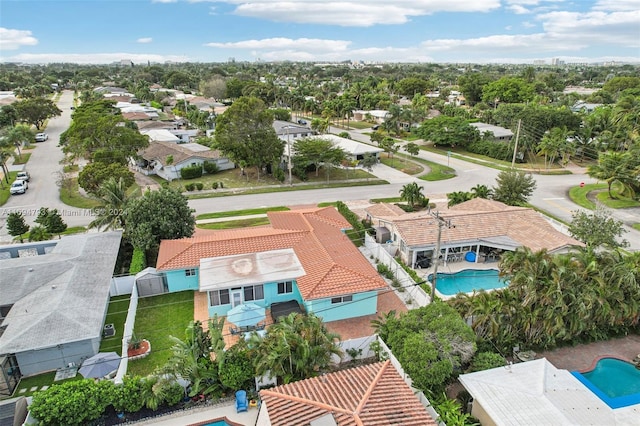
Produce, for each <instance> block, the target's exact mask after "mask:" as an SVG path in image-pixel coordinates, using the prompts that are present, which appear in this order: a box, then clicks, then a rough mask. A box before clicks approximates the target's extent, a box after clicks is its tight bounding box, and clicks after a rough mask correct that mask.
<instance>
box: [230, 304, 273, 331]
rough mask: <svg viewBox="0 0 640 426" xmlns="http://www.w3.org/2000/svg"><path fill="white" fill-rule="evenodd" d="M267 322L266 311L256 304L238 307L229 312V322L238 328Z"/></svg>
mask: <svg viewBox="0 0 640 426" xmlns="http://www.w3.org/2000/svg"><path fill="white" fill-rule="evenodd" d="M264 320H265V310H264V308H263V307H261V306H258V305H256V304H255V303H245V304H243V305H238V306H236V307H235V308H233V309H231V310H230V311H229V312H227V321H229V322H232V323H234V324H235V325H237V326H238V327H251V326H255V325H256V324H258V323H259V322H260V321H264Z"/></svg>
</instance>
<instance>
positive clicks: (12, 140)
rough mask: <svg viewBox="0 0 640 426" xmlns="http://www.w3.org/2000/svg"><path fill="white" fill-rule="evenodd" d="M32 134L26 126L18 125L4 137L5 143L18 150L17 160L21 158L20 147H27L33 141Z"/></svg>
mask: <svg viewBox="0 0 640 426" xmlns="http://www.w3.org/2000/svg"><path fill="white" fill-rule="evenodd" d="M33 138H34V133H33V131H32V130H31V128H30V127H29V126H27V125H26V124H18V125H17V126H14V127H12V128H11V129H9V131H7V132H6V134H5V135H4V140H5V143H6V144H8V145H10V146H14V147H16V148H17V149H18V158H20V157H22V153H21V152H20V147H21V146H22V145H23V144H24V145H25V146H29V143H30V142H31V141H32V140H33Z"/></svg>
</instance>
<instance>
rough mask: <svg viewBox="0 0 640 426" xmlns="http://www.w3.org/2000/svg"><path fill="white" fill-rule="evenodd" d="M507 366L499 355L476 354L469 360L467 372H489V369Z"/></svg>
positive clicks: (492, 353)
mask: <svg viewBox="0 0 640 426" xmlns="http://www.w3.org/2000/svg"><path fill="white" fill-rule="evenodd" d="M506 364H507V360H506V359H504V357H503V356H502V355H500V354H497V353H495V352H478V353H477V354H476V355H475V356H474V357H473V360H471V366H470V367H469V372H470V373H473V372H474V371H482V370H489V369H491V368H496V367H503V366H504V365H506Z"/></svg>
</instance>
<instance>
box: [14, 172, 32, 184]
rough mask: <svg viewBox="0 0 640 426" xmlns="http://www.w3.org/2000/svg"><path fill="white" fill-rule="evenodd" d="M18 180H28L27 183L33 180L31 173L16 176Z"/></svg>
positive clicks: (19, 173)
mask: <svg viewBox="0 0 640 426" xmlns="http://www.w3.org/2000/svg"><path fill="white" fill-rule="evenodd" d="M16 180H26V181H27V182H29V180H31V175H30V174H29V172H18V174H17V175H16Z"/></svg>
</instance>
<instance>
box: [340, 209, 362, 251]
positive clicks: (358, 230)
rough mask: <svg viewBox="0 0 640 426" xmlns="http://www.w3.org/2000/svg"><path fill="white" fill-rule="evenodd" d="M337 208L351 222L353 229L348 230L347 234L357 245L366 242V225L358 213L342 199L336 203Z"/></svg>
mask: <svg viewBox="0 0 640 426" xmlns="http://www.w3.org/2000/svg"><path fill="white" fill-rule="evenodd" d="M336 208H337V209H338V211H339V212H340V214H341V215H342V216H344V218H345V219H347V221H348V222H349V223H350V224H351V226H352V227H353V229H350V230H348V231H347V232H346V235H347V236H348V237H349V238H350V239H351V241H353V243H354V244H355V245H356V246H358V247H359V246H361V245H362V244H363V243H364V235H365V232H366V230H365V227H364V225H363V224H362V222H361V221H360V218H359V217H358V215H357V214H355V213H354V212H352V211H351V210H349V207H347V205H346V204H345V203H343V202H342V201H338V202H337V203H336Z"/></svg>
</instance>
